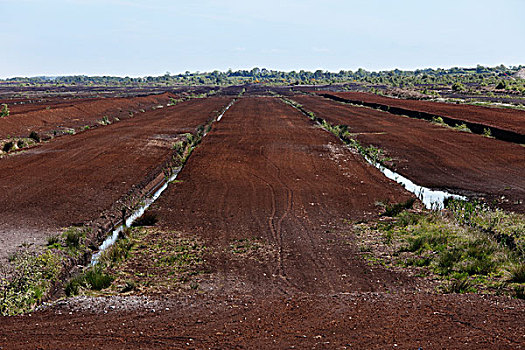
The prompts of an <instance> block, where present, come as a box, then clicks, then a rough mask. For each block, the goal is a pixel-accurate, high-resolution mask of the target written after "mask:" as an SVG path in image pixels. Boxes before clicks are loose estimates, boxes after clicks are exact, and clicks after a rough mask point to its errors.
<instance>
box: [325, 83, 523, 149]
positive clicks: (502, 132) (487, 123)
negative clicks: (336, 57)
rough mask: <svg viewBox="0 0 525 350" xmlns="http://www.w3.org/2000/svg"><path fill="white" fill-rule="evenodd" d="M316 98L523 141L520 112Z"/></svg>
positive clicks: (358, 97)
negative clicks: (435, 119)
mask: <svg viewBox="0 0 525 350" xmlns="http://www.w3.org/2000/svg"><path fill="white" fill-rule="evenodd" d="M319 94H322V95H329V96H333V97H335V98H339V99H343V100H346V101H348V102H352V103H357V104H365V105H367V106H371V107H375V108H381V109H387V110H390V111H391V112H395V113H396V114H405V115H408V116H412V115H414V116H416V117H421V118H426V117H428V118H431V116H441V117H442V118H444V119H446V118H449V119H450V123H452V124H453V123H457V124H461V123H466V124H467V125H468V126H470V127H471V128H472V129H475V130H473V131H476V132H477V133H482V132H483V129H485V128H490V129H491V130H492V133H493V134H494V136H496V137H498V138H501V139H506V140H508V141H513V142H517V143H524V142H523V140H524V139H525V111H522V110H516V109H505V108H489V107H480V106H472V105H466V104H459V105H458V104H451V103H440V102H430V101H418V100H405V99H397V98H390V97H385V96H379V95H375V94H370V93H363V92H327V93H323V92H319ZM445 121H447V120H445ZM469 123H470V124H469ZM477 129H480V130H479V131H478V130H477Z"/></svg>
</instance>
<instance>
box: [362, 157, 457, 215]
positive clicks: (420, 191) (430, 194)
mask: <svg viewBox="0 0 525 350" xmlns="http://www.w3.org/2000/svg"><path fill="white" fill-rule="evenodd" d="M365 159H366V161H367V162H368V163H370V164H372V165H373V166H375V167H376V168H377V169H379V170H380V171H381V172H382V173H383V174H384V175H385V176H386V177H388V178H389V179H390V180H393V181H395V182H397V183H399V184H401V185H403V186H404V187H405V189H406V190H407V191H409V192H412V193H414V194H415V195H416V196H417V198H419V200H421V202H423V204H424V205H425V207H426V208H427V209H432V210H441V209H443V207H444V203H445V200H446V199H447V198H453V199H459V200H467V197H465V196H460V195H457V194H453V193H449V192H446V191H440V190H431V189H430V188H427V187H423V186H419V185H416V184H415V183H414V182H412V181H411V180H410V179H407V178H406V177H404V176H403V175H400V174H398V173H396V172H394V171H392V170H390V169H388V168H386V167H384V166H382V165H381V164H379V163H375V162H373V161H371V160H370V159H369V158H365Z"/></svg>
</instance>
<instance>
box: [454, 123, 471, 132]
mask: <svg viewBox="0 0 525 350" xmlns="http://www.w3.org/2000/svg"><path fill="white" fill-rule="evenodd" d="M454 129H456V130H458V131H463V132H472V131H471V130H470V129H469V128H468V126H467V125H466V124H465V123H463V124H456V126H455V127H454Z"/></svg>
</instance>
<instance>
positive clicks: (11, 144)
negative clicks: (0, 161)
mask: <svg viewBox="0 0 525 350" xmlns="http://www.w3.org/2000/svg"><path fill="white" fill-rule="evenodd" d="M14 146H15V143H14V142H13V141H8V142H6V143H4V146H3V147H2V151H4V152H5V153H7V152H9V151H11V150H12V149H13V147H14Z"/></svg>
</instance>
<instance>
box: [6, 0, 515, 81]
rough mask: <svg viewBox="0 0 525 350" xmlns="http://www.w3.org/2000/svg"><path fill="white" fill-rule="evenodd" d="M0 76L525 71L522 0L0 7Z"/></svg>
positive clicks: (78, 2) (24, 3)
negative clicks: (433, 69) (496, 67)
mask: <svg viewBox="0 0 525 350" xmlns="http://www.w3.org/2000/svg"><path fill="white" fill-rule="evenodd" d="M0 16H1V18H2V19H1V21H0V43H1V50H0V77H1V78H6V77H11V76H36V75H70V74H87V75H121V76H126V75H127V76H144V75H161V74H164V73H165V72H167V71H169V72H171V73H172V74H175V73H181V72H184V71H186V70H189V71H192V72H194V71H201V72H203V71H212V70H215V69H217V70H227V69H229V68H232V69H234V70H236V69H251V68H253V67H256V66H257V67H260V68H263V67H265V68H268V69H277V70H286V71H289V70H300V69H305V70H316V69H323V70H330V71H339V70H341V69H345V70H348V69H351V70H355V69H357V68H359V67H362V68H365V69H368V70H382V69H393V68H400V69H415V68H425V67H444V68H447V67H452V66H475V65H476V64H482V65H491V66H494V65H499V64H505V65H519V64H525V45H524V44H525V20H524V16H525V1H522V0H499V1H485V0H477V1H473V0H472V1H471V0H455V1H450V0H439V1H422V0H418V1H412V0H406V1H405V0H391V1H386V0H384V1H381V0H362V1H361V0H348V1H343V0H324V1H318V0H317V1H311V0H280V1H279V0H265V1H248V0H245V1H240V0H216V1H211V0H187V1H178V0H171V1H170V0H149V1H136V0H107V1H102V0H42V1H39V0H0Z"/></svg>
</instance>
